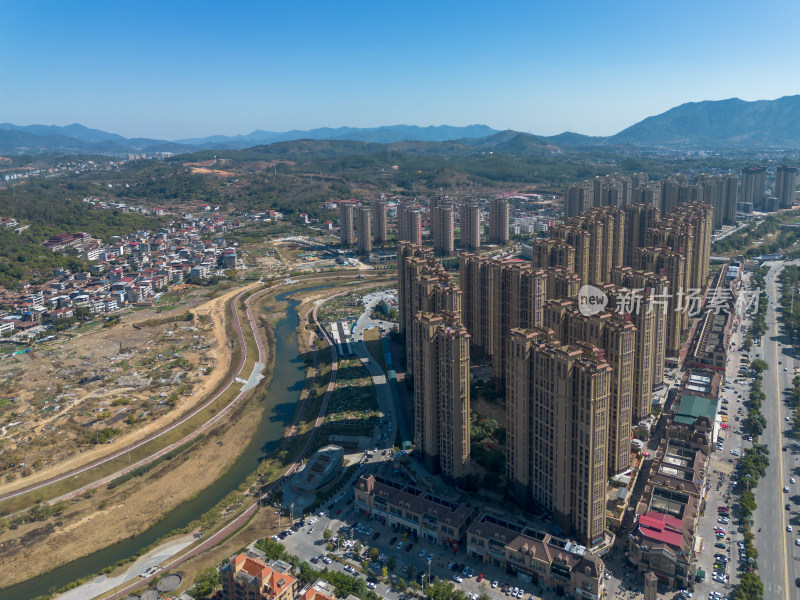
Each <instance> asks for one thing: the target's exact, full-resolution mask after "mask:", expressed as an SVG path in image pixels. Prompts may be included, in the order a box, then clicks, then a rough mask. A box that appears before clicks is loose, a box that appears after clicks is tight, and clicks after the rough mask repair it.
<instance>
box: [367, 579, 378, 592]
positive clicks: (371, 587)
mask: <svg viewBox="0 0 800 600" xmlns="http://www.w3.org/2000/svg"><path fill="white" fill-rule="evenodd" d="M367 587H368V588H369V589H371V590H374V589H375V588H376V587H378V586H376V585H375V584H374V583H372V582H371V581H370V582H369V583H368V584H367Z"/></svg>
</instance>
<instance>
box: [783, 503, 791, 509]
mask: <svg viewBox="0 0 800 600" xmlns="http://www.w3.org/2000/svg"><path fill="white" fill-rule="evenodd" d="M784 508H785V509H786V510H792V505H791V504H787V505H786V506H784Z"/></svg>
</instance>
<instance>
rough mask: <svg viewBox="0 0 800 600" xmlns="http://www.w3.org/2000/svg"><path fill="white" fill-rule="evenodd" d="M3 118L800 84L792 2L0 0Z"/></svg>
mask: <svg viewBox="0 0 800 600" xmlns="http://www.w3.org/2000/svg"><path fill="white" fill-rule="evenodd" d="M0 15H2V16H1V17H0V19H2V29H0V31H2V33H0V122H2V121H6V122H11V123H15V124H17V125H29V124H33V123H44V124H56V125H67V124H70V123H74V122H78V123H82V124H83V125H86V126H88V127H94V128H98V129H103V130H106V131H113V132H116V133H119V134H122V135H125V136H127V137H155V138H160V139H178V138H182V137H194V136H198V137H199V136H206V135H212V134H225V135H235V134H242V133H249V132H250V131H252V130H254V129H266V130H270V131H285V130H289V129H310V128H314V127H339V126H344V125H348V126H355V127H373V126H379V125H393V124H398V123H405V124H414V125H440V124H448V125H468V124H471V123H484V124H486V125H489V126H491V127H494V128H496V129H516V130H519V131H530V132H531V133H536V134H542V135H550V134H555V133H559V132H561V131H565V130H571V131H576V132H580V133H585V134H592V135H608V134H612V133H615V132H617V131H619V130H621V129H623V128H625V127H627V126H629V125H632V124H633V123H635V122H636V121H639V120H641V119H643V118H645V117H647V116H650V115H653V114H658V113H660V112H663V111H665V110H667V109H669V108H671V107H673V106H676V105H678V104H681V103H683V102H690V101H700V100H719V99H724V98H730V97H739V98H742V99H744V100H757V99H774V98H778V97H780V96H785V95H792V94H797V93H800V66H799V65H800V60H799V59H800V42H799V41H798V24H799V23H800V2H797V1H796V0H773V1H772V2H770V3H768V4H764V5H761V6H759V5H758V4H757V3H754V2H752V0H750V1H748V2H741V1H738V0H725V1H719V0H699V1H698V0H694V1H691V2H685V1H681V0H669V1H654V0H637V1H636V2H629V1H627V0H607V1H605V2H600V1H597V0H585V1H574V2H570V1H564V0H562V1H552V0H548V1H528V2H501V1H497V0H495V1H494V2H487V1H483V2H473V1H469V0H462V1H460V2H445V1H437V0H427V1H424V2H415V1H408V0H404V1H397V0H396V1H394V2H382V1H381V0H372V1H370V2H364V1H358V0H340V1H338V2H332V1H331V2H322V1H320V2H316V1H310V0H307V1H304V0H294V1H288V2H286V1H283V2H276V1H270V0H262V1H258V2H255V1H253V2H245V1H240V2H235V1H230V0H229V1H227V2H222V1H219V0H217V1H215V2H205V1H202V0H193V1H191V2H185V1H177V0H160V1H158V2H150V1H143V0H129V1H127V2H123V1H117V0H103V1H101V2H84V1H82V0H68V1H65V0H58V1H37V0H30V1H25V2H23V1H20V0H0Z"/></svg>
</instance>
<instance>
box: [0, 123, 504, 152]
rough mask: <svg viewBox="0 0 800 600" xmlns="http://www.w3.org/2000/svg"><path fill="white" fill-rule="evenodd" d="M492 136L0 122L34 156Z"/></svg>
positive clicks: (474, 129)
mask: <svg viewBox="0 0 800 600" xmlns="http://www.w3.org/2000/svg"><path fill="white" fill-rule="evenodd" d="M494 133H497V132H496V130H494V129H492V128H491V127H488V126H486V125H468V126H466V127H452V126H450V125H439V126H430V127H419V126H417V125H391V126H385V127H370V128H358V127H338V128H331V127H322V128H319V129H309V130H292V131H283V132H274V131H264V130H261V129H257V130H255V131H253V132H251V133H248V134H247V135H236V136H226V135H214V136H209V137H205V138H189V139H184V140H177V141H174V142H170V141H165V140H156V139H150V138H125V137H123V136H121V135H118V134H116V133H109V132H106V131H101V130H99V129H90V128H88V127H84V126H83V125H80V124H78V123H73V124H72V125H66V126H64V127H61V126H58V125H25V126H20V125H14V124H12V123H0V152H3V153H13V154H17V153H21V154H37V153H42V152H60V153H64V154H74V153H97V154H126V153H130V152H135V153H138V152H175V153H185V152H193V151H195V150H204V149H205V150H214V149H220V150H241V149H243V148H251V147H253V146H258V145H264V144H274V143H277V142H287V141H294V140H306V139H307V140H350V141H359V142H371V143H379V144H391V143H395V142H403V141H409V142H442V141H447V140H456V139H467V138H481V137H486V136H490V135H492V134H494Z"/></svg>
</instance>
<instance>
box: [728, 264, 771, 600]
mask: <svg viewBox="0 0 800 600" xmlns="http://www.w3.org/2000/svg"><path fill="white" fill-rule="evenodd" d="M768 271H769V269H768V268H766V267H762V268H761V269H760V270H759V271H758V272H757V273H755V274H754V275H753V278H752V281H753V285H754V287H755V288H756V289H758V290H759V296H758V308H757V310H758V312H757V313H756V315H755V317H754V318H753V322H752V325H751V327H750V332H749V333H748V339H747V340H746V342H747V343H746V346H747V347H748V348H749V345H750V343H751V342H752V337H751V335H752V336H754V337H761V336H763V335H764V334H765V333H766V332H767V325H766V321H765V317H766V313H767V305H768V302H769V300H768V299H767V295H766V293H764V292H765V291H766V280H765V278H766V274H767V272H768ZM768 369H769V363H767V362H766V361H765V360H762V359H756V360H754V361H753V362H752V363H750V370H751V375H752V377H753V381H752V383H751V387H750V395H749V398H748V402H747V404H748V406H747V411H748V414H747V417H746V418H745V420H744V423H743V427H744V429H745V431H747V432H749V433H751V434H752V435H753V437H754V439H755V440H756V441H755V442H754V443H753V447H752V448H746V449H745V450H744V452H743V454H742V457H741V459H740V460H739V464H738V466H737V471H738V475H739V484H738V485H737V487H736V489H737V490H738V495H739V503H738V504H739V509H740V511H741V513H742V524H743V526H744V552H745V556H746V557H747V561H748V568H747V572H745V573H743V574H742V576H741V577H740V578H739V583H738V584H737V586H736V589H735V590H734V592H733V595H732V598H733V599H734V600H763V598H764V584H763V582H762V581H761V578H760V577H759V576H758V575H757V573H756V571H757V569H758V550H757V549H756V547H755V534H754V533H753V531H752V529H751V527H750V523H751V520H752V516H753V513H754V512H755V510H756V508H757V507H758V505H757V504H756V497H755V493H754V492H753V490H755V488H756V487H757V486H758V481H759V479H761V478H762V477H764V476H765V475H766V474H767V467H768V466H769V449H768V448H767V447H766V446H765V445H764V444H760V443H758V441H757V440H758V436H760V435H761V434H762V433H763V431H764V429H765V428H766V426H767V420H766V418H765V417H764V415H763V413H762V412H761V405H762V403H763V402H764V400H766V394H765V393H764V391H763V390H762V388H761V379H762V377H763V374H764V372H765V371H767V370H768Z"/></svg>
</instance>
